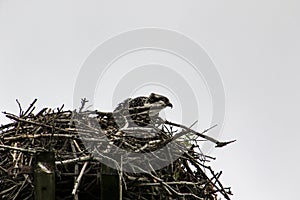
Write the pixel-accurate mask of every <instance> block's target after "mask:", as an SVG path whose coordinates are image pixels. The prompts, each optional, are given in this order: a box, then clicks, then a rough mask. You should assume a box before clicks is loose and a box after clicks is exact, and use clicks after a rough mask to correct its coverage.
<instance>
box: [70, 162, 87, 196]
mask: <svg viewBox="0 0 300 200" xmlns="http://www.w3.org/2000/svg"><path fill="white" fill-rule="evenodd" d="M87 165H88V162H85V163H84V165H83V167H82V169H81V171H80V174H79V176H78V177H77V179H76V181H75V185H74V189H73V191H72V195H73V196H74V195H75V194H76V193H77V189H78V187H79V184H80V181H81V179H82V176H83V173H84V171H85V168H86V167H87Z"/></svg>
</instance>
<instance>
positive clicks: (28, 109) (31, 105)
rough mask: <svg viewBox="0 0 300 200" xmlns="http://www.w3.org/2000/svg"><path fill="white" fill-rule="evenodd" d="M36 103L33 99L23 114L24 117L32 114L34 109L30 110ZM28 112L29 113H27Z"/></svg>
mask: <svg viewBox="0 0 300 200" xmlns="http://www.w3.org/2000/svg"><path fill="white" fill-rule="evenodd" d="M36 101H37V99H34V101H33V102H32V103H31V104H30V106H29V108H27V110H26V111H25V113H24V114H23V115H24V116H26V115H27V114H30V113H32V111H33V110H34V109H35V108H33V109H32V110H31V108H32V107H33V105H34V104H35V103H36ZM30 110H31V111H30ZM29 111H30V112H29Z"/></svg>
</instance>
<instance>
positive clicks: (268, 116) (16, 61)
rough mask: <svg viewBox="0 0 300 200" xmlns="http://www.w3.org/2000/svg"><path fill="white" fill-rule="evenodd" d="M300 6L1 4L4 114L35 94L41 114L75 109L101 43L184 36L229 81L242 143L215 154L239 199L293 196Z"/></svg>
mask: <svg viewBox="0 0 300 200" xmlns="http://www.w3.org/2000/svg"><path fill="white" fill-rule="evenodd" d="M299 8H300V3H299V1H296V0H286V1H279V0H272V1H271V0H260V1H258V0H254V1H253V0H252V1H249V0H247V1H237V0H235V1H234V0H227V1H219V0H218V1H216V0H212V1H199V0H197V1H188V2H187V1H178V0H172V1H171V0H165V1H156V0H153V1H147V2H146V1H141V0H131V1H78V0H72V1H71V0H65V1H57V0H52V1H47V2H45V1H37V0H29V1H8V0H0V77H1V78H0V91H1V98H0V110H1V111H11V112H15V113H16V112H17V111H18V107H17V104H16V102H15V99H19V100H20V102H21V103H22V104H23V106H24V107H26V106H27V105H29V103H30V102H31V101H32V100H33V99H34V98H38V100H39V101H38V104H37V105H38V106H39V108H42V107H45V106H49V107H56V106H60V105H61V104H62V103H64V104H66V108H72V104H73V90H74V85H75V81H76V77H77V75H78V73H79V70H80V67H81V65H82V63H83V62H84V60H85V59H86V58H87V57H88V55H89V53H90V52H91V51H92V50H93V49H94V48H95V47H96V46H97V45H99V44H100V43H102V42H103V41H105V40H106V39H108V38H110V37H112V36H114V35H117V34H119V33H120V32H124V31H127V30H131V29H136V28H141V27H160V28H167V29H171V30H176V31H179V32H181V33H183V34H185V35H187V36H189V37H191V38H192V39H193V40H195V41H196V42H198V43H199V44H200V45H201V46H202V47H204V48H205V50H206V51H207V53H208V54H209V56H210V57H211V59H212V60H213V61H214V63H215V64H216V67H217V69H218V70H219V73H220V75H221V77H222V79H223V83H224V87H225V93H226V120H225V125H224V128H223V132H222V138H221V139H224V140H228V139H233V138H235V139H237V140H238V142H236V143H235V144H233V145H230V146H228V147H226V148H224V149H218V150H215V151H213V152H212V154H213V155H214V156H216V157H217V161H216V162H214V167H215V168H216V169H219V170H222V171H223V175H222V176H223V178H222V180H223V183H224V185H226V186H227V185H228V186H232V190H233V192H234V194H235V195H234V196H233V198H232V199H234V200H253V199H262V200H263V199H274V200H279V199H294V198H295V197H297V196H299V192H298V191H299V189H298V185H299V183H298V180H299V179H300V173H299V170H298V168H299V165H298V164H299V161H300V160H299V155H298V153H299V145H300V144H299V143H300V142H299V141H300V136H299V135H300V134H299V127H298V120H299V117H298V116H299V113H300V106H299V102H300V94H299V85H300V79H299V72H300V70H299V66H300V61H299V52H300V39H299V35H300V26H299V24H300V13H299ZM143 92H145V91H143ZM99 106H100V107H101V105H99ZM103 108H104V109H110V108H109V106H108V105H106V106H104V105H103ZM207 112H209V111H207ZM6 122H7V121H5V119H4V117H3V115H1V116H0V123H6Z"/></svg>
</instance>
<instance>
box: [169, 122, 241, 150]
mask: <svg viewBox="0 0 300 200" xmlns="http://www.w3.org/2000/svg"><path fill="white" fill-rule="evenodd" d="M165 123H166V124H169V125H173V126H177V127H179V128H183V129H185V130H186V131H187V132H192V133H194V134H195V135H198V136H200V137H202V138H204V139H206V140H208V141H211V142H213V143H215V144H216V147H223V146H226V145H227V144H230V143H232V142H235V141H236V140H232V141H229V142H220V141H218V140H216V139H214V138H212V137H210V136H208V135H204V134H203V133H205V132H207V131H209V130H210V129H212V128H214V127H216V126H217V125H214V126H212V127H210V128H208V129H206V130H204V131H203V132H202V133H199V132H197V131H194V130H193V129H190V128H188V127H186V126H184V125H182V124H176V123H174V122H170V121H167V120H166V121H165ZM187 132H185V133H183V134H177V135H175V136H174V139H177V138H179V137H181V136H183V135H185V134H187ZM174 139H173V140H174Z"/></svg>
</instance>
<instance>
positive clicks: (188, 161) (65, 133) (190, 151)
mask: <svg viewBox="0 0 300 200" xmlns="http://www.w3.org/2000/svg"><path fill="white" fill-rule="evenodd" d="M35 102H36V100H35V101H34V102H33V103H32V104H31V105H30V106H29V108H28V109H26V110H22V108H21V106H20V104H19V107H20V113H19V114H18V115H14V114H11V113H6V112H4V114H5V116H6V117H7V118H9V119H11V120H12V122H11V123H8V124H5V125H1V127H0V199H33V197H34V188H35V186H34V180H33V179H34V178H33V170H34V169H33V168H34V167H33V166H34V163H35V160H36V155H37V154H38V153H39V152H45V151H51V152H54V153H55V176H56V199H74V196H78V197H79V199H87V198H88V199H90V200H92V199H99V196H100V193H101V191H100V186H99V184H100V182H101V181H99V172H100V171H101V167H102V166H103V165H102V164H101V163H102V161H104V159H106V158H107V156H105V155H107V153H110V154H112V153H113V152H111V151H112V149H113V148H111V146H116V147H118V148H120V149H122V150H124V151H126V152H135V153H141V154H142V153H148V154H149V153H150V154H151V153H152V152H155V151H157V150H159V149H162V148H163V147H165V146H166V145H167V144H169V143H171V142H172V143H174V144H175V145H176V147H178V148H177V150H176V151H173V152H171V153H170V151H162V152H161V154H160V155H161V156H160V158H159V159H162V160H164V159H165V160H164V162H166V161H169V160H170V157H172V156H173V157H174V155H175V156H177V157H176V159H174V160H172V162H171V163H169V164H168V165H166V166H165V167H163V168H161V169H157V168H158V166H155V163H156V162H152V160H149V158H148V160H141V159H140V158H137V159H134V158H132V157H130V159H126V158H123V160H122V164H121V165H120V163H118V162H116V163H117V164H116V167H117V168H118V169H119V173H120V174H121V178H122V179H121V180H122V187H123V193H122V196H123V199H155V200H157V199H185V200H187V199H203V200H216V199H220V198H224V199H230V197H229V196H230V195H231V191H230V188H225V187H223V186H222V184H221V182H220V180H219V178H220V175H221V173H222V172H219V173H215V172H214V171H213V170H212V168H211V167H210V166H209V165H208V164H209V162H210V161H211V160H213V159H214V158H212V157H209V156H207V155H203V154H202V153H201V149H200V148H199V146H198V145H199V137H202V139H203V138H204V139H205V140H210V141H207V142H214V143H215V144H216V146H217V147H218V146H219V147H221V146H225V145H226V144H228V142H227V143H226V142H219V141H217V140H215V139H213V138H210V137H208V138H207V137H206V136H204V134H203V133H204V132H206V131H208V130H205V131H204V132H202V133H197V132H195V131H193V130H192V129H190V128H187V127H185V126H183V125H179V124H176V123H173V122H169V121H165V122H164V123H163V124H161V125H160V126H155V127H153V128H152V129H151V128H150V129H149V128H147V129H143V128H141V129H138V131H139V132H145V134H148V135H151V137H147V138H143V137H134V135H132V134H128V132H130V131H129V130H127V133H126V132H124V131H120V130H119V129H118V127H117V126H115V123H114V122H113V121H112V114H111V113H104V112H98V111H88V110H85V111H83V110H84V109H83V107H84V105H85V103H86V101H83V102H82V107H81V108H80V109H79V111H69V110H68V111H64V110H63V106H62V107H61V108H57V109H49V108H44V109H42V110H41V111H39V112H37V113H36V114H34V110H35V106H34V104H35ZM135 131H136V130H135ZM79 133H80V134H79ZM175 140H176V141H175ZM107 141H108V142H107ZM174 141H175V142H174ZM229 143H230V142H229ZM169 150H170V149H169ZM166 152H168V153H166ZM153 159H157V158H155V157H153ZM133 160H135V161H133ZM153 163H154V164H153ZM142 164H143V165H142ZM122 165H124V166H126V169H130V170H129V171H128V170H122V169H123V167H122ZM142 166H146V167H148V168H152V169H157V170H145V168H143V167H142ZM124 169H125V168H124ZM81 171H83V172H84V173H83V176H82V177H79V174H80V172H81ZM78 177H79V178H80V179H79V181H80V184H79V185H78V184H77V185H76V184H75V182H76V181H75V180H76V179H77V180H78Z"/></svg>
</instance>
